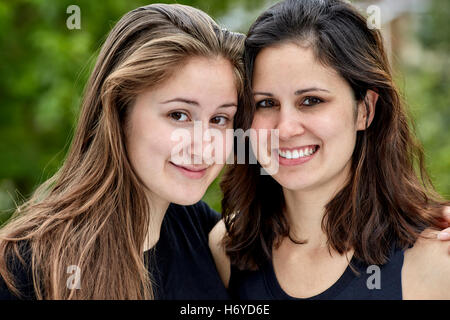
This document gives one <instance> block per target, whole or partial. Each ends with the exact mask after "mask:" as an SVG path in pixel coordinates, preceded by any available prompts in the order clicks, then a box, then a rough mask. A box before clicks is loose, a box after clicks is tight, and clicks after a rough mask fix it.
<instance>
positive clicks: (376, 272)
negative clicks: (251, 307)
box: [229, 249, 403, 300]
mask: <svg viewBox="0 0 450 320" xmlns="http://www.w3.org/2000/svg"><path fill="white" fill-rule="evenodd" d="M350 264H351V265H352V266H353V267H354V269H355V270H356V271H357V272H358V273H359V274H356V273H354V271H353V270H352V269H351V267H350V265H349V266H348V267H347V269H346V270H345V271H344V273H343V274H342V275H341V277H340V278H339V279H338V280H337V281H336V282H335V283H334V284H333V285H332V286H331V287H329V288H328V289H327V290H325V291H324V292H322V293H320V294H318V295H315V296H313V297H310V298H307V299H310V300H372V299H380V300H401V299H402V280H401V279H402V278H401V271H402V266H403V250H401V249H393V250H391V255H390V259H389V261H388V262H387V263H386V264H384V265H381V266H369V265H368V264H366V263H364V262H362V261H360V260H358V259H356V258H355V257H353V258H352V259H351V261H350ZM229 292H230V295H231V296H232V298H233V299H241V300H305V299H301V298H295V297H292V296H290V295H288V294H287V293H286V292H285V291H283V289H282V288H281V286H280V284H279V282H278V280H277V278H276V275H275V271H274V268H273V264H272V262H271V261H269V262H268V263H266V264H265V265H264V266H262V267H261V268H260V270H258V271H242V270H238V269H237V268H236V267H235V266H232V267H231V276H230V281H229Z"/></svg>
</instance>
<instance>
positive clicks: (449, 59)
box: [402, 0, 450, 199]
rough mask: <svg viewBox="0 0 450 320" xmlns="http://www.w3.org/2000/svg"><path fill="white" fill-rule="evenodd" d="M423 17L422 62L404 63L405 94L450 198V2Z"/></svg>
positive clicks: (437, 179) (430, 163)
mask: <svg viewBox="0 0 450 320" xmlns="http://www.w3.org/2000/svg"><path fill="white" fill-rule="evenodd" d="M429 5H430V6H429V10H428V11H427V12H426V13H425V14H423V15H421V16H420V19H419V28H418V30H417V34H416V36H417V38H418V40H419V42H420V43H421V45H422V53H421V55H420V59H419V61H418V63H414V64H403V65H402V69H403V74H404V79H403V82H404V85H405V88H404V91H405V95H406V100H407V102H408V105H409V107H410V110H411V114H412V116H413V118H414V119H415V125H416V133H417V135H418V137H419V139H420V140H421V142H422V143H423V146H424V150H425V156H426V165H427V168H428V172H429V174H430V176H431V178H432V181H433V182H434V185H435V187H436V189H437V191H438V192H439V193H440V194H441V195H442V196H443V197H444V198H446V199H450V126H449V125H450V32H449V30H450V19H449V17H450V1H440V0H433V1H430V3H429Z"/></svg>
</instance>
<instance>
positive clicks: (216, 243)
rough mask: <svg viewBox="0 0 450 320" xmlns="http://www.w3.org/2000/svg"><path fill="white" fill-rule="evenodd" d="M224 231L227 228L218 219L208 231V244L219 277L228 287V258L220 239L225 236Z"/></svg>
mask: <svg viewBox="0 0 450 320" xmlns="http://www.w3.org/2000/svg"><path fill="white" fill-rule="evenodd" d="M226 232H227V230H226V227H225V223H224V222H223V220H220V221H219V222H217V224H216V225H215V226H214V228H212V230H211V232H210V233H209V236H208V244H209V248H210V250H211V253H212V256H213V258H214V262H215V264H216V268H217V271H218V272H219V275H220V278H221V279H222V282H223V283H224V285H225V287H227V288H228V282H229V280H230V274H231V271H230V270H231V269H230V268H231V266H230V259H229V257H228V256H227V254H226V253H225V248H224V247H223V245H222V239H223V237H224V236H225V234H226Z"/></svg>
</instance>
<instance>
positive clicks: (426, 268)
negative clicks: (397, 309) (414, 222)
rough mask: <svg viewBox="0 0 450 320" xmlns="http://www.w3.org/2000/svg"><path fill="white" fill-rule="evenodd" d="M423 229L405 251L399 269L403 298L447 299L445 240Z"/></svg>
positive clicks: (449, 275)
mask: <svg viewBox="0 0 450 320" xmlns="http://www.w3.org/2000/svg"><path fill="white" fill-rule="evenodd" d="M437 234H438V232H437V231H435V230H431V229H427V230H425V231H424V232H422V234H421V237H420V238H419V239H417V241H416V243H415V244H414V246H413V247H412V248H410V249H408V250H406V251H405V261H404V263H403V270H402V286H403V298H404V299H450V254H449V245H448V242H445V241H444V242H443V241H439V240H438V239H437Z"/></svg>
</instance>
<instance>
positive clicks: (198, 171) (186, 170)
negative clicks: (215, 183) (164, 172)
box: [169, 161, 208, 179]
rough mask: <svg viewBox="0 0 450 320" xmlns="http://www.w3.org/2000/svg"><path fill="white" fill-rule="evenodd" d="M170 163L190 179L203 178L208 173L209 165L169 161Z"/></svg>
mask: <svg viewBox="0 0 450 320" xmlns="http://www.w3.org/2000/svg"><path fill="white" fill-rule="evenodd" d="M169 163H170V164H171V165H172V166H174V167H175V168H176V169H178V171H180V172H181V173H182V174H183V175H184V176H186V177H187V178H190V179H201V178H203V176H204V175H205V174H206V170H207V169H208V167H188V166H180V165H176V164H175V163H173V162H171V161H169Z"/></svg>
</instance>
